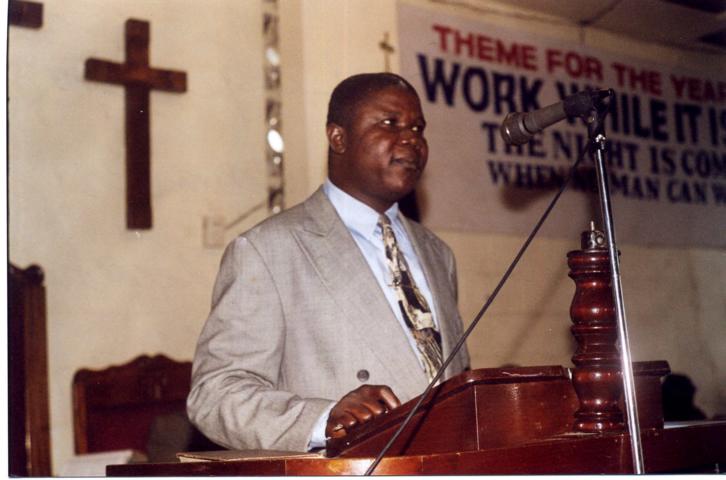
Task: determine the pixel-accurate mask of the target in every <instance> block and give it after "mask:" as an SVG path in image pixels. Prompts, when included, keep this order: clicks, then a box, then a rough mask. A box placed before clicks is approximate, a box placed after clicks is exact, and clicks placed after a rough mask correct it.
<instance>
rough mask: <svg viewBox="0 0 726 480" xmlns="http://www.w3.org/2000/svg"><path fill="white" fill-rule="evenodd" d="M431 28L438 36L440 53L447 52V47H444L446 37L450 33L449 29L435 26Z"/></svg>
mask: <svg viewBox="0 0 726 480" xmlns="http://www.w3.org/2000/svg"><path fill="white" fill-rule="evenodd" d="M432 28H433V29H434V31H436V33H438V34H439V48H440V49H441V51H442V52H446V51H448V47H447V46H446V36H447V35H448V34H449V33H451V29H450V28H449V27H445V26H443V25H436V24H434V25H433V26H432Z"/></svg>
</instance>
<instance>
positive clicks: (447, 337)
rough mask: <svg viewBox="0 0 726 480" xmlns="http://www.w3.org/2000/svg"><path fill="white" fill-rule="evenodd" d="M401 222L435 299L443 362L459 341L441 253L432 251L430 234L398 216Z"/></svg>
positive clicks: (446, 273) (453, 307) (456, 308)
mask: <svg viewBox="0 0 726 480" xmlns="http://www.w3.org/2000/svg"><path fill="white" fill-rule="evenodd" d="M401 218H402V220H403V222H402V223H403V225H404V228H406V232H407V233H408V238H409V240H411V244H412V245H413V249H414V250H415V252H416V255H417V256H418V259H419V263H420V264H421V268H422V269H423V273H424V276H425V277H426V282H427V283H428V285H429V289H430V290H431V295H432V296H433V298H434V315H435V316H436V319H437V321H438V324H439V329H440V333H441V344H442V345H441V346H442V351H443V355H444V359H446V357H447V356H448V355H449V354H450V353H451V351H452V350H453V348H454V346H455V345H456V342H457V341H458V340H459V339H458V338H457V337H458V332H457V331H454V330H453V329H452V325H453V324H454V320H457V319H454V318H450V317H451V316H452V315H455V314H456V313H457V312H458V307H457V305H456V304H455V303H453V302H452V301H451V300H452V299H451V296H450V295H449V294H448V293H447V292H448V290H449V289H450V288H451V286H450V285H449V279H448V272H446V271H445V266H444V265H442V263H441V257H440V252H437V251H436V250H435V249H434V247H433V246H434V245H435V243H434V242H433V241H432V239H429V238H428V235H429V234H428V233H427V232H426V231H423V230H421V229H420V228H418V229H415V228H413V227H412V226H411V224H410V223H409V222H410V220H408V219H407V218H406V217H404V216H401ZM452 303H453V304H452ZM452 312H453V313H452Z"/></svg>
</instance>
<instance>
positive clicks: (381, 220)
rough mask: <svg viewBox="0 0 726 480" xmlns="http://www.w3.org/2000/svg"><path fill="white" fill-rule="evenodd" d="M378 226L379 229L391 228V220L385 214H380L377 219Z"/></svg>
mask: <svg viewBox="0 0 726 480" xmlns="http://www.w3.org/2000/svg"><path fill="white" fill-rule="evenodd" d="M378 224H379V225H380V226H381V227H390V226H391V219H390V218H388V215H386V214H385V213H382V214H381V216H380V217H378Z"/></svg>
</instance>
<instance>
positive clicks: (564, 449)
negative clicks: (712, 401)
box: [107, 422, 726, 476]
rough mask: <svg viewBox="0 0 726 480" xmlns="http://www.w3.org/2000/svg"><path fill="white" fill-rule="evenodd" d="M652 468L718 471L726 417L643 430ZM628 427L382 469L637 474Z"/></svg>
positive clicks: (355, 470)
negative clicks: (624, 429)
mask: <svg viewBox="0 0 726 480" xmlns="http://www.w3.org/2000/svg"><path fill="white" fill-rule="evenodd" d="M643 448H644V458H645V471H646V473H665V472H684V471H696V472H709V471H710V472H714V471H715V464H716V463H718V462H721V463H722V464H724V463H726V422H692V423H690V424H686V425H684V424H679V425H674V426H672V427H670V426H666V428H664V429H647V430H644V431H643ZM372 461H373V459H372V458H370V457H368V458H365V457H364V458H325V457H316V458H296V457H294V456H293V457H283V458H274V457H270V458H265V459H263V460H260V459H257V458H255V459H246V460H232V461H208V462H191V463H159V464H151V463H147V464H133V465H111V466H109V467H108V468H107V474H108V475H109V476H192V475H204V476H209V475H224V476H230V475H270V476H282V475H306V476H310V475H313V476H319V475H362V474H363V473H364V472H365V471H366V469H367V468H368V466H369V465H370V464H371V462H372ZM632 465H633V464H632V459H631V454H630V440H629V437H628V435H627V434H626V433H617V434H565V435H560V436H557V437H553V438H549V439H544V440H536V441H533V442H531V443H528V444H525V445H518V446H514V447H506V448H497V449H489V450H480V451H473V452H455V453H443V454H431V455H405V456H397V457H388V458H385V459H383V461H382V462H381V463H380V465H379V466H378V468H377V469H376V471H375V474H377V475H447V474H457V475H474V474H479V475H481V474H489V475H492V474H496V475H506V474H603V473H604V474H618V473H632V468H633V467H632Z"/></svg>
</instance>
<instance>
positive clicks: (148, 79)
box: [85, 19, 187, 230]
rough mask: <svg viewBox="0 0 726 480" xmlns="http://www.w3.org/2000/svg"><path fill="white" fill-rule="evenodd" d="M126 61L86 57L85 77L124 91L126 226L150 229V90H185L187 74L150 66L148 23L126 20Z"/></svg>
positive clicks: (134, 228)
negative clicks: (119, 87) (121, 88)
mask: <svg viewBox="0 0 726 480" xmlns="http://www.w3.org/2000/svg"><path fill="white" fill-rule="evenodd" d="M125 38H126V62H125V63H114V62H110V61H107V60H100V59H97V58H89V59H87V60H86V72H85V78H86V80H93V81H96V82H106V83H113V84H117V85H123V86H124V89H125V90H126V92H125V93H126V227H127V228H129V229H133V230H137V229H149V228H151V164H150V151H151V148H150V142H149V137H150V134H149V92H150V91H151V90H162V91H165V92H178V93H180V92H185V91H186V89H187V75H186V73H184V72H179V71H174V70H160V69H155V68H151V67H150V66H149V22H145V21H142V20H134V19H129V20H127V21H126V34H125Z"/></svg>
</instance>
